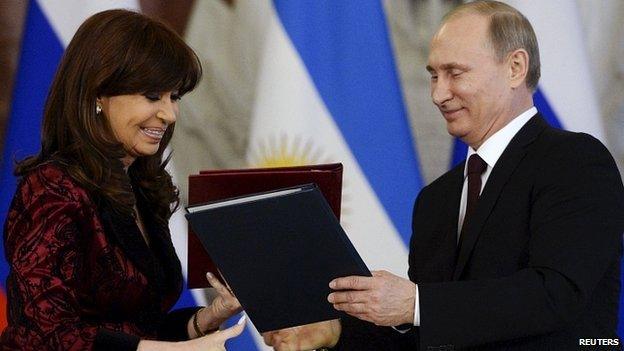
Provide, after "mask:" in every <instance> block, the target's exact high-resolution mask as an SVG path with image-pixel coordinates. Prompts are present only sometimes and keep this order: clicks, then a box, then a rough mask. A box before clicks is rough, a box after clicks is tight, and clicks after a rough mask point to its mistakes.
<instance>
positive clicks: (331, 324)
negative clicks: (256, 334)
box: [262, 319, 342, 351]
mask: <svg viewBox="0 0 624 351" xmlns="http://www.w3.org/2000/svg"><path fill="white" fill-rule="evenodd" d="M341 331H342V327H341V325H340V320H339V319H334V320H331V321H325V322H318V323H312V324H306V325H300V326H298V327H293V328H287V329H281V330H275V331H270V332H266V333H263V334H262V337H263V338H264V343H265V344H267V345H269V346H273V348H275V350H276V351H300V350H314V349H317V348H320V347H333V346H336V344H337V343H338V339H339V338H340V332H341Z"/></svg>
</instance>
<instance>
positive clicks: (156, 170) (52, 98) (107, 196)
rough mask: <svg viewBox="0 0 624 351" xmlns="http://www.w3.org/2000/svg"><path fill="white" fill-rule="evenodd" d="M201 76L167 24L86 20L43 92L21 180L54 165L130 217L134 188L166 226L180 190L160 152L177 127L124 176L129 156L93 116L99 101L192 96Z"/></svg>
mask: <svg viewBox="0 0 624 351" xmlns="http://www.w3.org/2000/svg"><path fill="white" fill-rule="evenodd" d="M200 77H201V65H200V63H199V59H198V58H197V56H196V55H195V53H194V52H193V50H192V49H191V48H190V47H189V46H188V45H186V44H185V43H184V41H183V40H182V39H181V38H180V37H179V36H178V35H177V34H176V33H175V32H174V31H173V30H172V29H171V28H169V27H168V26H167V25H165V24H163V23H162V22H159V21H157V20H154V19H152V18H149V17H147V16H145V15H142V14H140V13H136V12H132V11H127V10H110V11H104V12H100V13H98V14H96V15H93V16H92V17H90V18H89V19H87V20H86V21H85V22H84V23H83V24H82V25H81V26H80V28H79V29H78V31H77V32H76V34H75V35H74V38H73V39H72V40H71V42H70V43H69V46H68V47H67V50H66V51H65V54H64V56H63V59H62V60H61V63H60V65H59V68H58V70H57V72H56V76H55V77H54V81H53V83H52V86H51V88H50V92H49V93H48V97H47V100H46V105H45V111H44V116H43V132H42V140H41V144H42V145H41V151H40V152H39V154H38V155H35V156H31V157H29V158H26V159H25V160H23V161H21V162H19V163H18V164H17V166H16V169H15V174H16V175H17V176H23V175H24V174H25V173H27V172H29V171H30V170H32V169H33V168H35V167H37V166H39V165H40V164H42V163H46V162H51V161H52V162H58V163H61V164H62V165H63V166H64V167H66V170H67V172H68V173H69V174H70V176H71V177H72V178H73V179H74V180H75V181H76V182H78V183H79V184H80V185H81V186H83V187H85V188H86V189H87V191H89V194H90V196H92V197H93V199H94V200H95V201H97V203H101V202H104V203H108V204H110V205H111V207H112V208H113V209H114V211H116V212H118V213H123V214H127V215H133V214H134V211H133V206H134V204H135V198H134V195H133V192H132V186H131V184H133V186H134V187H135V188H136V187H137V186H138V187H139V188H140V190H139V189H137V190H139V191H141V192H142V193H143V195H144V196H145V197H146V199H147V201H148V202H149V203H150V205H151V206H154V207H153V209H154V212H153V213H154V215H155V217H156V219H157V221H159V222H161V224H165V223H166V221H168V219H169V217H170V216H171V214H172V213H173V211H174V210H175V208H176V207H177V205H178V201H179V199H178V191H177V189H176V187H175V186H174V185H173V182H172V181H171V176H170V175H169V174H168V173H167V171H166V170H165V166H166V164H167V163H168V162H169V158H170V157H166V159H164V160H163V153H164V151H165V148H166V147H167V144H168V143H169V141H170V140H171V137H172V134H173V129H174V125H173V124H171V125H170V126H169V127H168V128H167V131H166V132H165V135H164V136H163V138H162V140H161V142H160V147H159V149H158V152H157V153H156V154H154V155H152V156H144V157H138V158H137V159H136V160H135V161H134V163H133V164H132V165H131V166H130V167H129V169H128V173H126V172H125V171H124V169H123V165H122V163H121V161H120V159H121V158H123V157H124V156H125V155H126V151H125V150H124V148H123V145H122V144H121V143H120V142H119V141H118V140H117V139H116V138H115V136H114V134H113V132H112V129H111V126H110V124H109V121H108V118H106V117H105V116H104V115H103V114H100V115H98V114H96V111H95V109H96V99H97V98H98V97H102V96H115V95H124V94H137V93H146V92H167V91H175V90H177V91H178V93H179V95H180V96H181V95H183V94H184V93H186V92H188V91H190V90H192V89H193V88H194V87H195V85H196V84H197V82H198V81H199V79H200Z"/></svg>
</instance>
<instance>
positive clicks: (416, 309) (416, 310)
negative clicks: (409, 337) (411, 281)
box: [414, 284, 420, 327]
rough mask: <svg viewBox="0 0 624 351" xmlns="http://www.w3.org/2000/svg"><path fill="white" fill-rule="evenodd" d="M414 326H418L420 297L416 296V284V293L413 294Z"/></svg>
mask: <svg viewBox="0 0 624 351" xmlns="http://www.w3.org/2000/svg"><path fill="white" fill-rule="evenodd" d="M414 326H415V327H420V299H419V297H418V284H416V293H415V294H414Z"/></svg>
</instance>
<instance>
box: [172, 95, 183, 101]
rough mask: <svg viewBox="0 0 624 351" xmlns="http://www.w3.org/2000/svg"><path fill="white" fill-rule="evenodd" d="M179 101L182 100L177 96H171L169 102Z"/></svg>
mask: <svg viewBox="0 0 624 351" xmlns="http://www.w3.org/2000/svg"><path fill="white" fill-rule="evenodd" d="M180 99H182V96H180V95H178V94H171V101H180Z"/></svg>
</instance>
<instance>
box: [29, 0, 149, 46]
mask: <svg viewBox="0 0 624 351" xmlns="http://www.w3.org/2000/svg"><path fill="white" fill-rule="evenodd" d="M38 3H39V6H40V7H41V11H43V13H44V14H45V16H46V18H47V19H48V21H50V25H51V26H52V29H53V30H54V32H55V33H56V35H57V37H58V38H59V40H60V41H61V43H62V44H63V47H67V45H68V44H69V42H70V40H71V38H72V37H73V36H74V33H76V31H77V30H78V27H80V25H81V24H82V22H84V21H85V20H86V19H87V18H88V17H89V16H91V15H93V14H95V13H97V12H100V11H104V10H109V9H114V8H122V9H129V10H138V9H139V3H138V1H137V0H106V1H84V0H62V1H58V0H38Z"/></svg>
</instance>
